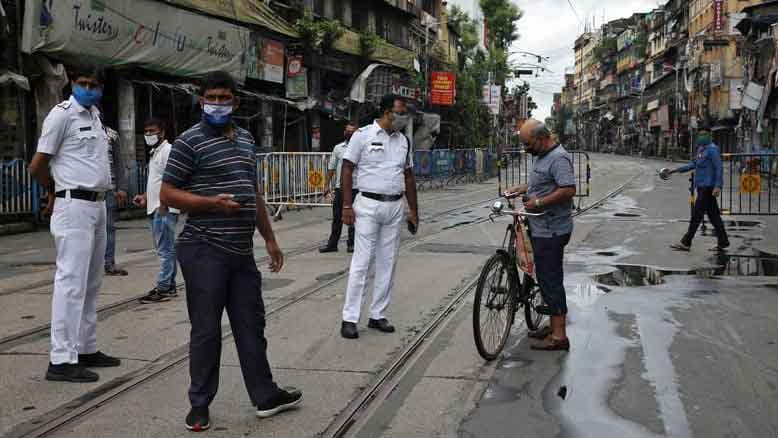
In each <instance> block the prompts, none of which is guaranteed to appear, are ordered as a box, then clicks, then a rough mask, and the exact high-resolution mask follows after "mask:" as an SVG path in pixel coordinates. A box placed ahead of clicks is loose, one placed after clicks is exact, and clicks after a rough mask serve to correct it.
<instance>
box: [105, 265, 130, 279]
mask: <svg viewBox="0 0 778 438" xmlns="http://www.w3.org/2000/svg"><path fill="white" fill-rule="evenodd" d="M127 274H128V272H127V271H125V270H124V269H121V268H117V267H116V266H106V267H105V275H109V276H111V277H126V276H127Z"/></svg>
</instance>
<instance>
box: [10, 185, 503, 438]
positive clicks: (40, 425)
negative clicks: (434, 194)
mask: <svg viewBox="0 0 778 438" xmlns="http://www.w3.org/2000/svg"><path fill="white" fill-rule="evenodd" d="M489 190H490V191H491V190H493V189H492V188H490V189H489ZM483 191H485V190H478V191H475V192H470V193H467V194H465V193H458V194H456V195H454V196H453V197H454V198H462V197H463V195H464V196H465V197H467V196H468V195H470V196H472V195H473V194H474V193H481V192H483ZM449 198H451V196H445V197H439V198H435V199H430V200H425V203H429V202H436V201H441V200H443V199H449ZM494 199H496V198H494V197H490V198H482V199H478V200H476V201H472V202H467V203H465V204H458V205H457V206H456V207H453V208H447V209H445V210H442V211H435V212H434V213H432V214H429V215H425V216H423V217H422V223H423V222H427V221H431V220H435V219H438V218H442V217H445V216H447V215H450V214H453V213H455V212H457V211H460V210H466V209H468V208H473V207H474V206H477V205H482V204H485V203H488V202H490V201H492V200H494ZM445 231H446V229H441V230H437V231H433V232H430V233H426V234H423V235H422V236H420V237H418V238H414V237H410V236H409V237H405V238H404V239H403V240H402V242H401V246H400V249H406V248H408V247H409V246H412V245H414V244H415V243H416V240H417V239H422V238H427V237H431V236H434V235H437V234H440V233H443V232H445ZM318 247H319V245H318V242H317V244H316V245H311V246H306V247H302V248H299V249H297V250H293V251H290V252H288V253H287V254H286V255H287V257H288V258H289V257H291V256H300V255H304V254H307V253H311V252H313V251H317V250H318ZM266 261H268V257H263V258H260V259H257V263H258V264H260V263H263V262H266ZM347 276H348V270H347V269H343V270H341V271H339V272H338V273H337V275H336V276H334V277H332V278H330V279H328V280H326V281H323V282H320V283H318V284H314V285H310V286H308V287H306V288H303V289H300V290H297V291H295V292H294V293H293V294H291V295H290V296H287V297H283V298H281V299H279V300H278V301H279V302H278V303H277V304H274V305H268V307H267V311H266V318H269V317H271V316H274V315H276V314H278V313H281V312H283V311H285V310H287V309H289V308H290V307H292V306H294V305H295V304H297V303H300V302H302V301H305V300H306V299H307V298H309V297H311V296H312V295H315V294H316V293H318V292H320V291H322V290H324V289H326V288H327V287H329V286H331V285H333V284H335V283H337V282H338V281H341V280H343V279H345V278H346V277H347ZM139 297H140V296H138V297H133V298H129V299H127V300H123V301H121V302H118V303H114V304H111V305H108V306H105V307H103V308H101V309H98V312H100V313H101V314H98V318H106V317H107V315H112V314H117V313H120V312H125V311H128V310H131V309H133V308H135V307H137V306H140V305H141V304H140V303H139V302H138V298H139ZM49 329H50V325H48V324H47V325H42V326H39V327H37V328H35V329H31V330H27V331H25V332H21V333H18V334H16V335H11V336H8V337H6V338H4V339H3V340H0V352H3V351H6V350H8V349H10V348H13V347H15V346H18V345H20V344H25V343H29V342H32V341H35V340H39V339H41V338H43V337H46V336H47V335H48V333H49ZM222 333H223V335H222V340H223V341H224V340H227V339H229V338H231V337H232V331H231V330H230V327H229V326H223V327H222ZM188 359H189V354H188V346H187V345H183V346H180V347H178V348H176V349H174V350H172V351H168V352H167V353H164V354H163V355H161V356H159V357H157V358H156V359H155V360H153V361H151V362H150V363H148V364H147V365H145V366H143V367H141V368H139V369H137V370H134V371H130V372H129V373H126V374H124V375H122V376H118V377H116V378H114V379H112V380H110V381H107V382H106V383H104V384H101V385H100V386H98V387H97V388H95V389H93V390H91V391H89V392H87V393H85V394H82V395H81V396H79V397H77V398H76V399H74V400H71V401H69V402H67V403H65V404H63V405H60V406H59V407H57V408H54V409H53V410H50V411H48V412H46V413H44V414H42V415H40V416H38V417H35V418H33V419H31V420H28V421H26V422H23V423H21V424H19V425H17V426H16V427H14V428H13V429H12V430H11V431H10V432H9V433H8V434H5V435H3V437H2V438H21V437H25V438H29V437H45V436H49V435H51V434H52V433H54V432H56V431H57V430H59V429H61V428H62V427H64V426H66V425H68V424H72V423H73V422H75V421H78V420H79V419H82V418H85V417H86V416H88V415H89V414H90V413H91V412H93V411H95V410H96V409H99V408H100V407H101V406H104V405H105V404H107V403H110V402H111V401H112V400H114V399H116V398H118V397H121V396H122V395H123V394H126V393H128V392H130V391H132V390H133V389H135V388H137V387H139V386H141V385H143V384H145V383H147V382H149V381H151V380H153V379H156V378H158V377H161V376H162V375H164V374H165V373H167V372H168V371H170V370H173V369H177V368H178V367H179V366H182V365H183V364H185V363H186V362H187V361H188Z"/></svg>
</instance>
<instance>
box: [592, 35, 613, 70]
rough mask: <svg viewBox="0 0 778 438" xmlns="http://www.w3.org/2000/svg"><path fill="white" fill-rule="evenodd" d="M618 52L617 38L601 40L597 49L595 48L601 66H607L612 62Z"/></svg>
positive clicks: (595, 55) (596, 57) (595, 54)
mask: <svg viewBox="0 0 778 438" xmlns="http://www.w3.org/2000/svg"><path fill="white" fill-rule="evenodd" d="M616 50H617V41H616V38H615V37H605V38H603V39H601V40H600V43H599V44H598V45H597V47H595V48H594V57H595V59H597V61H598V62H599V63H600V64H607V63H608V62H610V61H612V59H611V58H612V57H613V55H614V54H615V53H616Z"/></svg>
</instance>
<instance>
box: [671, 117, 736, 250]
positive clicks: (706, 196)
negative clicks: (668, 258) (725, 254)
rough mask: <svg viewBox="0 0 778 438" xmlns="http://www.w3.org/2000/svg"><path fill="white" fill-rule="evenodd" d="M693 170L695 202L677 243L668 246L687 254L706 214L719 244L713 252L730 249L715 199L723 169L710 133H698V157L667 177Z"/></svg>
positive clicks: (719, 154) (702, 131)
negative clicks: (695, 192)
mask: <svg viewBox="0 0 778 438" xmlns="http://www.w3.org/2000/svg"><path fill="white" fill-rule="evenodd" d="M690 170H694V187H696V188H697V200H696V201H695V202H694V209H693V210H692V217H691V220H690V221H689V229H688V231H687V232H686V235H684V236H683V238H682V239H681V241H680V242H678V243H674V244H672V245H670V247H671V248H673V249H676V250H679V251H689V250H690V249H691V247H692V239H694V235H695V234H696V233H697V228H698V227H699V226H700V223H702V219H703V217H704V216H705V214H707V215H708V219H710V222H711V224H713V229H714V230H716V238H717V239H718V244H717V245H716V246H715V247H714V248H713V250H714V251H723V250H725V249H727V248H728V247H729V238H728V237H727V231H726V230H725V229H724V223H723V222H722V220H721V211H720V210H719V203H718V201H717V200H716V198H718V197H719V195H720V194H721V187H722V186H723V183H724V167H723V166H722V164H721V152H720V151H719V147H718V146H716V144H714V143H713V142H712V141H711V138H710V133H709V132H708V131H704V130H701V131H700V132H699V133H698V134H697V155H696V157H695V159H694V160H693V161H691V162H690V163H689V164H685V165H683V166H681V167H679V168H677V169H673V170H671V171H670V172H669V174H673V173H686V172H689V171H690Z"/></svg>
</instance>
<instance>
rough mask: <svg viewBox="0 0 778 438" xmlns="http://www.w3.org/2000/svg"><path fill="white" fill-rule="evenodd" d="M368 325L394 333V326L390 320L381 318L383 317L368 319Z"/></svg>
mask: <svg viewBox="0 0 778 438" xmlns="http://www.w3.org/2000/svg"><path fill="white" fill-rule="evenodd" d="M367 326H368V327H369V328H372V329H376V330H378V331H382V332H384V333H394V326H393V325H391V324H389V321H387V320H386V318H381V319H372V318H370V320H368V321H367Z"/></svg>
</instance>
